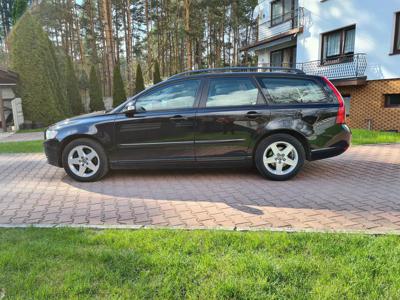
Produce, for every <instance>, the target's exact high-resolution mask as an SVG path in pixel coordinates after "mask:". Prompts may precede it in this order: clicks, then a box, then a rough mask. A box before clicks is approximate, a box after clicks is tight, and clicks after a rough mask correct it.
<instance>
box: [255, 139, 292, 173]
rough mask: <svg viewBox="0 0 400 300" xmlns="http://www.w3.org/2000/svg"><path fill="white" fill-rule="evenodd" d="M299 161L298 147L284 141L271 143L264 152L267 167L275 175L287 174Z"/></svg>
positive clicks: (264, 161)
mask: <svg viewBox="0 0 400 300" xmlns="http://www.w3.org/2000/svg"><path fill="white" fill-rule="evenodd" d="M298 162H299V154H298V153H297V150H296V148H295V147H294V146H293V145H292V144H290V143H288V142H284V141H278V142H274V143H272V144H270V145H269V146H268V147H267V149H265V151H264V154H263V163H264V166H265V168H266V169H267V170H268V171H269V172H271V173H272V174H275V175H286V174H289V173H290V172H292V171H293V170H294V169H295V168H296V166H297V164H298Z"/></svg>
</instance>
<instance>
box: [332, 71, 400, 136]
mask: <svg viewBox="0 0 400 300" xmlns="http://www.w3.org/2000/svg"><path fill="white" fill-rule="evenodd" d="M338 89H339V91H340V92H341V93H342V95H346V96H347V95H350V97H351V100H350V116H348V117H347V123H348V124H349V125H350V127H352V128H365V129H367V128H368V124H371V129H373V130H397V131H399V132H400V107H397V108H394V107H385V94H400V78H398V79H387V80H370V81H367V84H366V85H363V86H354V87H339V88H338Z"/></svg>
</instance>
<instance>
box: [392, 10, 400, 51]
mask: <svg viewBox="0 0 400 300" xmlns="http://www.w3.org/2000/svg"><path fill="white" fill-rule="evenodd" d="M393 53H395V54H400V12H398V13H396V22H395V29H394V48H393Z"/></svg>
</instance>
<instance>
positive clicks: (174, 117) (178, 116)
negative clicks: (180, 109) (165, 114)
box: [169, 115, 187, 121]
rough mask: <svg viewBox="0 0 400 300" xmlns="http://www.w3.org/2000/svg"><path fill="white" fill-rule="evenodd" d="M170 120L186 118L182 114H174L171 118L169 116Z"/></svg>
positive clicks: (183, 119)
mask: <svg viewBox="0 0 400 300" xmlns="http://www.w3.org/2000/svg"><path fill="white" fill-rule="evenodd" d="M169 119H170V120H171V121H185V120H187V118H186V117H184V116H182V115H175V116H173V117H171V118H169Z"/></svg>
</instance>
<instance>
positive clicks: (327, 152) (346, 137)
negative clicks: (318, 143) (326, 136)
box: [310, 124, 351, 160]
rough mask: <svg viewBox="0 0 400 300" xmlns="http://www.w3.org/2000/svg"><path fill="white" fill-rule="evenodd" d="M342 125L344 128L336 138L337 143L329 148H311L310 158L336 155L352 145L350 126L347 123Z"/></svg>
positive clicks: (317, 158) (315, 158)
mask: <svg viewBox="0 0 400 300" xmlns="http://www.w3.org/2000/svg"><path fill="white" fill-rule="evenodd" d="M341 126H342V130H341V131H340V133H338V134H337V135H336V136H335V138H334V140H335V143H334V144H333V145H331V146H329V147H327V148H323V149H315V150H311V155H310V160H319V159H324V158H329V157H334V156H337V155H340V154H342V153H344V152H345V151H346V150H347V149H348V148H349V147H350V144H351V131H350V128H349V127H348V126H347V125H345V124H344V125H341Z"/></svg>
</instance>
